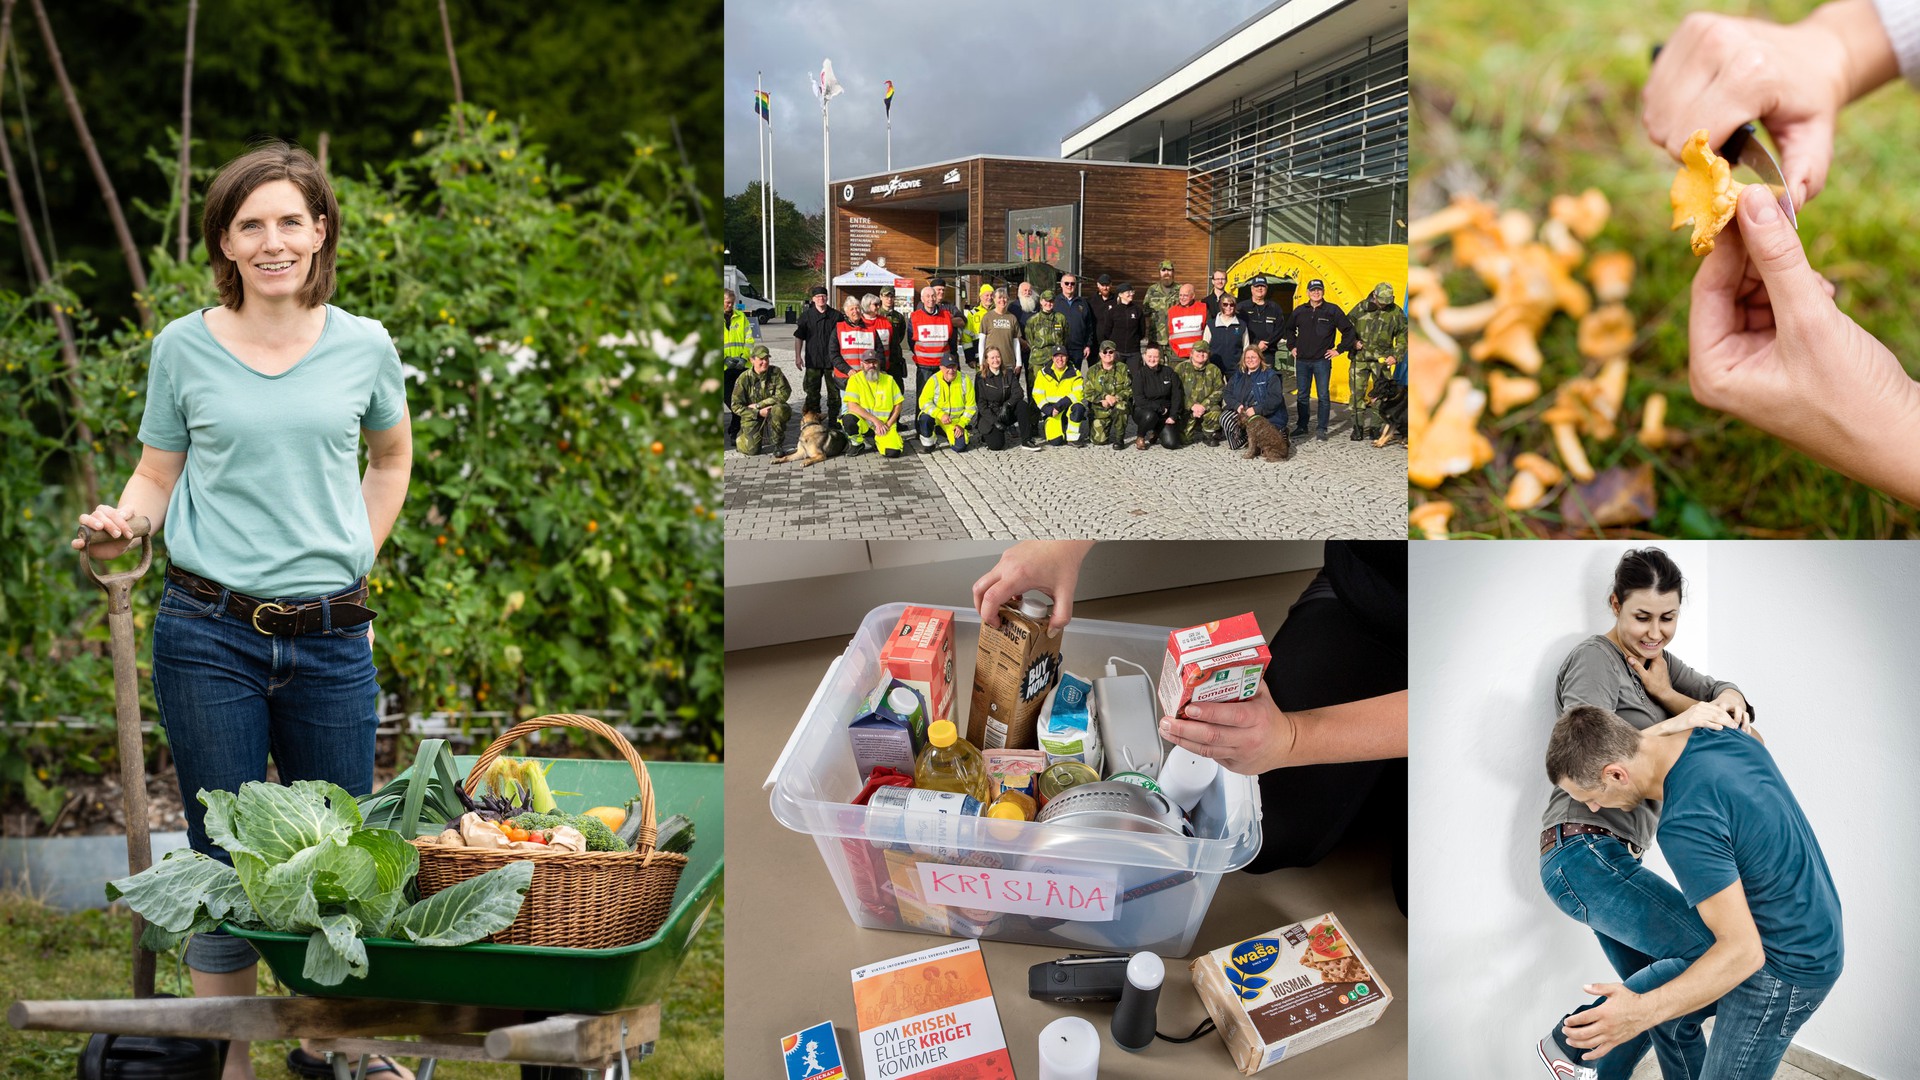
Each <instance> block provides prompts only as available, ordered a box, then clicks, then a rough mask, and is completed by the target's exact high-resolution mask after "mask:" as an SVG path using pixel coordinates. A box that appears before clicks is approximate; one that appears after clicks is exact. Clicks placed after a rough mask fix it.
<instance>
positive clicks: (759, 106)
mask: <svg viewBox="0 0 1920 1080" xmlns="http://www.w3.org/2000/svg"><path fill="white" fill-rule="evenodd" d="M753 113H754V115H755V116H758V117H759V118H760V119H762V120H765V121H766V122H767V123H769V124H771V123H773V96H772V95H771V94H768V93H767V92H766V91H765V90H755V91H754V92H753Z"/></svg>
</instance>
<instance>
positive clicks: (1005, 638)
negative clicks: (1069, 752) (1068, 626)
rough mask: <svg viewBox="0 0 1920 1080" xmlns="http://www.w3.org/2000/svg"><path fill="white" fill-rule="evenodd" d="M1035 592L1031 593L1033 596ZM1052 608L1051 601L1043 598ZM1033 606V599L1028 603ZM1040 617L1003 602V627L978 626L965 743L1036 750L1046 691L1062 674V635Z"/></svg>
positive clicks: (1044, 613)
mask: <svg viewBox="0 0 1920 1080" xmlns="http://www.w3.org/2000/svg"><path fill="white" fill-rule="evenodd" d="M1032 595H1034V594H1029V596H1032ZM1040 601H1041V602H1046V603H1048V604H1049V605H1050V603H1051V602H1050V601H1045V598H1044V597H1041V598H1040ZM1028 602H1029V603H1034V602H1035V601H1031V600H1029V601H1028ZM1051 618H1052V609H1051V607H1050V606H1048V607H1047V608H1046V610H1044V611H1041V612H1040V613H1039V614H1037V615H1035V614H1029V613H1027V612H1025V611H1022V610H1021V605H1020V604H1019V603H1008V604H1003V605H1002V606H1001V608H1000V625H999V626H997V627H996V626H988V625H986V624H985V623H982V624H981V625H980V645H979V648H978V651H977V652H976V653H975V654H974V658H973V701H972V703H971V705H970V707H969V708H968V710H967V741H968V742H971V743H973V745H974V746H975V747H977V748H978V749H981V750H999V749H1003V748H1004V749H1009V750H1033V749H1036V748H1037V747H1038V746H1039V743H1038V742H1037V741H1036V740H1035V728H1036V726H1037V723H1038V721H1039V718H1040V709H1041V708H1042V707H1043V706H1044V705H1046V703H1047V691H1049V690H1052V689H1053V684H1054V682H1055V681H1056V680H1057V679H1058V678H1059V676H1060V632H1059V631H1057V630H1054V629H1052V628H1051V627H1050V626H1049V625H1048V623H1049V621H1050V620H1051Z"/></svg>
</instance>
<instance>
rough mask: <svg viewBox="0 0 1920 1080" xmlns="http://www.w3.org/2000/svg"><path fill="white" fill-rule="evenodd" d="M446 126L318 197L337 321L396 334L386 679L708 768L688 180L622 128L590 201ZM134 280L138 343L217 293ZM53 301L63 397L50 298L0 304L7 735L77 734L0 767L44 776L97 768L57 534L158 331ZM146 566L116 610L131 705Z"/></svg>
mask: <svg viewBox="0 0 1920 1080" xmlns="http://www.w3.org/2000/svg"><path fill="white" fill-rule="evenodd" d="M466 121H467V124H466V126H467V131H468V134H467V136H466V137H465V138H464V139H462V138H460V137H459V136H458V135H457V134H456V133H455V130H454V124H453V121H452V119H451V116H449V118H448V119H446V120H444V121H443V122H442V123H441V124H440V126H439V127H438V128H437V129H435V130H433V131H429V132H423V133H421V134H420V136H419V138H418V148H417V150H416V152H415V153H414V154H413V156H410V157H407V158H404V159H402V160H400V161H397V162H394V163H393V164H391V165H389V166H387V167H386V168H385V169H384V170H375V169H373V168H371V167H368V168H365V169H363V170H361V172H360V173H359V175H358V176H357V177H340V178H339V179H338V180H337V182H336V187H337V192H338V195H339V199H340V208H341V221H340V222H339V228H340V236H341V243H340V251H339V292H338V294H337V296H336V297H335V302H336V303H338V304H339V305H341V306H342V307H344V308H345V309H347V310H348V311H351V312H353V313H354V314H357V315H361V316H366V317H370V318H374V319H378V320H380V321H381V322H382V323H384V324H385V326H386V328H387V330H388V332H389V333H390V334H392V336H393V338H394V341H395V343H396V345H397V347H398V349H399V352H400V356H401V359H402V361H403V363H404V364H405V365H406V368H407V371H408V375H409V378H408V383H407V393H408V403H409V407H410V409H411V411H412V415H413V437H414V448H413V449H414V453H413V478H412V485H411V488H410V490H409V494H408V499H407V503H406V505H405V507H404V508H403V510H402V511H401V517H400V520H399V522H398V524H397V525H396V527H395V529H394V531H393V535H392V537H391V539H390V540H389V541H388V543H387V544H386V546H385V548H384V549H383V551H382V553H381V558H380V560H379V562H378V563H377V564H376V565H375V568H374V571H373V573H372V575H371V579H372V584H373V599H372V604H373V606H374V607H375V608H377V609H378V610H379V611H380V613H381V617H380V621H379V622H378V623H377V624H376V626H377V633H376V641H375V661H376V664H377V666H378V668H379V672H380V679H381V686H382V689H383V690H384V691H385V692H386V693H387V694H389V695H392V696H393V700H394V701H395V703H397V705H398V707H399V708H400V709H402V710H405V711H409V712H414V711H419V712H432V711H448V712H453V713H467V712H470V711H474V710H490V709H498V710H505V711H508V712H510V713H513V714H515V715H517V716H521V717H525V716H532V715H536V714H538V713H544V712H558V711H602V710H626V711H627V712H628V713H629V716H630V718H631V719H632V720H633V721H634V722H635V723H639V724H642V725H644V724H646V723H647V722H649V720H650V719H651V720H662V721H668V722H671V723H674V724H677V725H678V726H679V727H680V728H681V729H682V730H683V731H684V732H685V735H684V740H683V744H682V745H681V746H679V747H677V748H674V749H672V750H668V751H665V752H662V751H649V752H650V753H651V754H657V755H658V756H682V757H684V756H695V757H705V756H708V755H709V754H717V752H718V751H719V748H720V700H721V699H720V689H721V660H720V648H719V641H720V619H721V607H722V605H721V593H720V586H721V581H720V578H721V573H720V531H719V524H718V522H717V521H716V520H715V518H714V515H713V513H712V511H711V510H709V509H708V508H709V507H712V506H714V505H716V504H717V502H718V491H717V488H718V481H719V467H718V463H717V455H715V454H714V453H713V452H712V446H711V443H712V431H713V428H714V419H715V411H714V410H715V405H714V401H715V399H716V397H717V394H716V391H717V389H718V380H717V378H714V377H712V376H710V375H709V374H707V371H708V369H709V368H710V367H712V366H713V365H710V364H708V363H706V362H705V359H704V358H705V357H706V356H707V355H708V354H710V353H711V352H712V351H713V347H712V346H711V345H709V344H706V343H703V342H702V341H701V340H700V338H699V335H700V333H701V332H702V331H703V330H705V329H707V328H708V327H707V324H708V323H711V322H713V320H712V319H710V318H706V317H705V315H706V313H707V312H709V311H710V310H711V308H712V303H711V295H710V294H711V288H712V281H711V279H712V265H713V256H714V255H715V254H716V252H715V251H714V248H713V246H712V244H711V243H710V242H708V241H707V240H706V239H704V238H703V236H702V235H701V232H700V229H699V227H698V225H697V224H695V222H694V218H695V214H694V210H693V208H692V207H691V206H690V205H689V204H688V203H687V202H686V201H685V199H684V198H683V197H682V196H680V195H677V194H671V193H676V192H684V191H686V190H687V189H688V180H689V177H688V175H687V174H686V172H685V170H684V169H682V168H681V167H680V166H679V164H678V157H677V155H675V154H673V153H671V151H670V150H669V149H668V148H666V147H663V146H661V145H659V144H657V143H652V142H642V141H640V140H638V139H629V141H628V143H627V145H626V148H624V149H623V150H622V152H621V158H620V163H619V164H618V166H617V167H614V166H607V167H604V168H603V169H602V170H601V171H603V172H608V173H612V174H613V178H612V179H609V180H603V181H600V182H598V183H594V184H586V183H584V182H582V181H581V180H580V179H578V178H577V177H575V176H572V175H569V174H567V173H565V172H564V171H562V170H559V169H557V168H556V167H555V166H554V165H553V163H552V162H551V161H550V160H549V158H548V157H547V154H546V152H545V149H544V147H543V146H541V145H540V144H538V143H534V142H529V141H527V133H526V132H525V131H524V130H522V129H518V128H516V127H515V126H513V125H509V124H507V123H505V122H503V121H502V120H500V119H499V118H498V117H497V116H496V115H495V114H493V113H489V112H487V111H486V110H483V109H479V108H474V107H469V109H468V111H467V116H466ZM154 159H155V161H156V163H159V164H162V165H169V166H170V162H169V160H168V159H167V158H166V157H165V156H164V155H162V154H160V153H158V152H156V153H155V155H154ZM649 188H652V189H655V190H659V191H664V192H669V193H670V194H668V195H665V196H662V197H658V198H656V197H652V196H649V195H647V194H646V193H645V192H646V191H647V190H648V189H649ZM153 213H154V214H155V216H161V215H164V214H165V213H166V210H165V207H164V206H161V207H156V208H155V209H154V210H153ZM149 267H150V268H149V274H150V278H151V295H150V296H149V297H148V298H147V300H148V302H149V303H150V304H151V305H152V307H153V309H154V312H155V317H156V318H155V325H156V326H160V325H164V324H165V323H166V322H167V321H169V320H171V319H174V318H178V317H181V316H183V315H186V314H189V313H191V312H193V311H195V310H196V309H198V308H200V307H204V306H207V305H211V304H214V303H217V302H218V301H217V297H216V295H215V292H214V289H213V284H212V278H211V275H210V274H209V272H208V270H207V267H206V264H205V256H204V254H203V253H202V252H200V251H199V250H197V249H196V250H195V252H194V253H193V257H192V258H191V259H190V260H189V262H188V263H187V264H184V265H183V264H180V263H177V262H175V261H174V260H173V258H172V257H171V255H170V254H169V252H168V251H166V250H161V249H159V248H156V249H154V250H153V251H152V252H150V253H149ZM85 272H86V269H85V268H84V267H81V266H69V267H65V268H64V275H65V276H69V277H70V276H73V275H76V274H84V273H85ZM50 296H51V298H52V299H53V300H56V301H57V302H59V303H61V304H63V305H65V306H66V307H67V308H68V309H70V311H71V317H72V318H73V320H74V322H75V324H76V333H77V334H78V336H79V353H80V356H81V358H82V362H81V374H80V377H79V378H78V380H77V381H76V380H69V379H68V377H67V372H66V370H65V367H64V365H63V363H62V361H61V358H60V354H59V350H58V348H57V342H56V338H55V333H54V328H53V323H52V320H51V317H50V315H49V314H48V307H47V304H46V303H45V302H44V301H45V299H47V298H40V297H21V296H18V295H14V294H10V293H5V292H0V390H4V392H5V394H6V396H7V399H8V400H9V401H10V402H14V403H17V406H16V407H13V408H9V409H6V410H0V717H4V718H5V719H7V720H9V721H12V722H16V723H17V722H22V721H29V722H31V721H44V720H52V719H55V718H59V717H85V718H88V719H89V720H91V721H92V723H93V728H92V729H91V730H92V732H93V734H92V735H91V736H85V737H76V736H74V735H72V734H70V733H67V732H61V731H50V732H40V731H36V732H35V733H33V734H31V735H28V736H25V737H20V736H6V735H0V760H5V761H12V760H15V759H16V758H23V759H24V760H31V761H33V762H37V763H39V764H40V765H45V764H46V763H47V762H48V761H49V759H51V758H53V757H55V756H56V755H55V753H54V750H55V747H56V746H57V747H58V748H59V751H60V754H59V756H62V757H65V756H70V755H72V754H73V753H75V752H83V753H86V754H88V755H89V758H88V760H93V759H105V758H106V757H107V756H108V755H109V754H110V743H111V739H110V733H111V716H112V713H113V701H112V685H113V681H112V675H111V665H110V663H109V661H108V659H107V656H106V649H105V641H106V627H105V620H104V616H103V611H104V604H103V603H102V594H101V593H100V592H99V591H98V590H97V589H96V588H94V587H93V586H92V585H91V584H90V583H88V582H87V581H86V580H85V579H84V577H83V576H82V575H81V574H80V573H79V572H78V570H77V567H76V562H77V560H76V558H75V556H74V554H73V552H71V551H70V550H69V549H68V548H67V547H66V543H67V541H68V540H69V539H71V537H72V535H73V532H72V530H73V525H72V524H71V523H72V522H73V520H74V517H75V515H76V514H78V513H79V512H81V511H83V510H86V509H91V507H92V505H93V501H94V499H95V498H96V496H94V495H92V494H90V493H87V492H85V491H83V490H81V487H82V485H81V483H80V480H79V478H80V476H81V475H82V472H81V470H82V466H83V465H85V464H88V463H90V464H91V465H92V466H93V468H94V469H95V470H96V472H97V475H98V478H99V485H100V488H101V489H102V494H101V495H100V496H98V498H99V499H100V500H101V501H111V500H113V499H115V498H116V497H117V493H118V491H119V489H120V486H121V485H122V484H123V483H124V482H125V479H126V477H127V476H128V475H129V474H130V472H131V470H132V466H133V463H134V462H135V461H136V460H137V459H138V456H139V452H140V447H139V444H138V442H137V440H136V438H135V434H136V431H137V429H138V425H139V420H140V415H141V411H142V409H143V407H144V405H145V389H146V362H147V352H148V348H147V343H148V338H149V335H148V334H147V333H145V332H143V331H141V330H140V329H138V328H137V327H136V326H134V325H132V324H131V323H129V322H125V321H122V322H119V323H117V324H116V325H107V324H106V323H105V322H104V321H103V320H99V319H96V318H95V317H94V316H93V314H92V313H91V312H90V311H89V309H87V308H86V307H85V306H82V305H80V304H79V303H78V302H77V300H76V299H75V298H74V296H73V295H72V294H71V293H69V292H66V291H64V290H59V289H56V290H54V291H52V293H51V294H50ZM78 421H85V422H86V423H87V424H89V425H90V426H91V428H92V431H93V433H94V441H93V445H92V446H82V445H78V442H77V437H76V435H75V431H76V430H77V428H76V423H77V422H78ZM163 538H164V534H163ZM157 566H158V560H156V570H155V572H153V573H150V574H149V575H148V576H147V578H145V579H144V580H143V581H142V583H141V586H140V588H139V590H137V592H136V594H135V601H134V609H135V617H136V618H135V623H136V628H137V629H138V630H139V631H140V633H139V635H138V636H139V638H140V639H141V646H142V661H141V663H142V668H143V678H142V679H141V680H140V682H141V686H142V693H143V695H145V694H147V692H148V691H147V690H146V687H147V685H148V683H147V680H146V679H145V678H144V669H145V666H146V661H145V656H146V655H147V650H148V649H149V648H150V639H151V634H150V633H148V632H147V631H148V630H149V629H150V625H151V624H150V621H149V620H148V619H147V618H146V616H145V614H144V613H145V612H147V611H150V610H151V609H152V606H153V604H154V603H155V602H157V599H158V595H159V591H160V585H161V583H160V575H159V573H158V571H157ZM145 709H146V716H147V717H148V718H149V719H153V718H155V714H154V711H153V707H152V702H151V699H150V698H149V699H148V700H147V702H146V705H145ZM30 775H33V776H34V777H35V779H36V780H38V781H40V782H42V783H46V782H49V781H50V780H57V778H49V777H39V776H38V775H37V772H35V773H33V774H30ZM15 782H21V777H20V776H18V775H12V776H11V777H10V779H9V780H8V786H9V787H11V785H12V783H15Z"/></svg>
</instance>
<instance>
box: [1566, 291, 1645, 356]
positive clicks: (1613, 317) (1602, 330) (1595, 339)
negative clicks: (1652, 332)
mask: <svg viewBox="0 0 1920 1080" xmlns="http://www.w3.org/2000/svg"><path fill="white" fill-rule="evenodd" d="M1579 341H1580V355H1582V356H1586V357H1591V358H1592V359H1595V360H1600V359H1604V358H1606V357H1609V356H1619V355H1621V354H1622V353H1625V352H1626V351H1627V350H1628V349H1630V348H1632V347H1633V316H1632V315H1630V314H1628V312H1627V307H1626V305H1625V304H1608V305H1607V306H1606V307H1603V308H1595V309H1594V310H1593V311H1590V312H1588V313H1587V316H1586V318H1584V319H1581V320H1580V334H1579Z"/></svg>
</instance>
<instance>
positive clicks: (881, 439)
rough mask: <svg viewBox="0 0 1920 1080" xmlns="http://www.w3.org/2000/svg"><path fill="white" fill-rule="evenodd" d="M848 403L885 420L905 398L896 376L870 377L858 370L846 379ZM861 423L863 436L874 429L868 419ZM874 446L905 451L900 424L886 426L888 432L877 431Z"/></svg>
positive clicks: (877, 374) (880, 374)
mask: <svg viewBox="0 0 1920 1080" xmlns="http://www.w3.org/2000/svg"><path fill="white" fill-rule="evenodd" d="M846 400H847V401H848V402H851V403H852V404H855V405H858V406H860V407H861V408H863V409H865V410H867V411H868V412H870V413H872V414H873V415H874V416H876V417H879V418H880V419H881V420H882V421H884V420H886V418H887V417H888V416H889V415H890V414H892V412H893V410H894V407H895V406H897V405H899V404H900V403H901V401H903V400H905V399H904V398H903V397H902V396H901V393H900V384H899V382H897V381H895V379H894V377H893V376H891V375H889V374H887V373H886V372H884V371H879V372H875V373H874V375H873V377H872V378H868V377H867V373H866V372H865V371H856V372H854V373H853V374H852V375H851V376H849V377H848V378H847V389H846ZM896 419H897V418H896ZM859 424H860V431H861V433H862V434H864V433H866V431H867V430H869V428H870V426H871V425H869V424H868V423H867V422H866V421H865V420H860V421H859ZM874 444H875V445H876V446H878V447H879V448H880V449H882V450H904V449H906V440H904V439H902V438H901V437H900V425H899V424H898V423H894V424H889V425H887V430H885V431H880V432H875V433H874Z"/></svg>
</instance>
